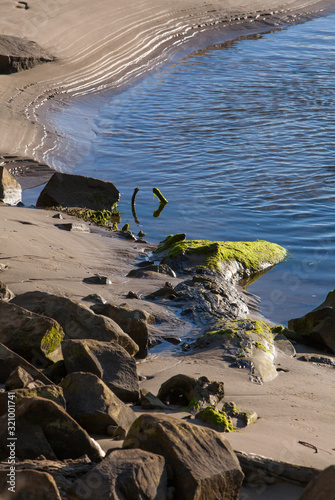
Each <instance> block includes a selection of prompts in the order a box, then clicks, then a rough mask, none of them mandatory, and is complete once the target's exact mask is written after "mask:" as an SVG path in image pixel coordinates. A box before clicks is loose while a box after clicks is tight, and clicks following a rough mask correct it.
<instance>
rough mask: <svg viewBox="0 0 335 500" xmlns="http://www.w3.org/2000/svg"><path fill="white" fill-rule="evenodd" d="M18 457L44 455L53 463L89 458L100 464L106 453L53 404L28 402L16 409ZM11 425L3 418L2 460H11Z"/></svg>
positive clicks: (0, 430)
mask: <svg viewBox="0 0 335 500" xmlns="http://www.w3.org/2000/svg"><path fill="white" fill-rule="evenodd" d="M15 420H16V434H15V436H16V437H17V440H16V441H15V445H16V446H15V448H16V449H15V453H16V457H17V458H19V459H21V460H25V459H35V458H37V457H38V456H40V455H43V456H44V457H45V458H47V459H50V460H55V459H58V460H63V459H66V458H79V457H81V456H82V455H85V454H87V455H88V456H89V458H90V459H91V460H93V461H96V462H98V461H99V460H100V459H101V458H102V456H103V452H102V450H101V448H100V446H99V445H97V443H95V442H94V441H93V440H92V439H91V438H90V437H89V435H88V434H87V432H86V431H84V429H82V428H81V427H80V426H79V424H78V423H77V422H76V421H75V420H74V419H73V418H72V417H70V415H68V414H67V413H66V411H65V410H64V409H63V408H61V407H60V406H59V405H57V404H56V403H54V402H53V401H50V400H47V399H42V398H38V397H36V398H24V399H22V400H21V401H20V402H19V403H18V404H17V405H16V417H15ZM7 437H8V424H7V418H6V417H5V416H3V417H1V418H0V459H1V460H7V458H8V449H9V448H8V447H7V444H8V443H10V442H9V441H8V440H7Z"/></svg>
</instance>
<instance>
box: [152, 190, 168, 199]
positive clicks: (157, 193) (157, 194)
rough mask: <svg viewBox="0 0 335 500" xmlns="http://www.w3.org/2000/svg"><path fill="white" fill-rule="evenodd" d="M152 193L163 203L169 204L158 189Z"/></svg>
mask: <svg viewBox="0 0 335 500" xmlns="http://www.w3.org/2000/svg"><path fill="white" fill-rule="evenodd" d="M152 192H153V193H154V195H155V196H157V198H158V199H159V201H160V202H161V203H167V202H168V201H167V199H166V198H165V197H164V196H163V195H162V193H161V192H160V190H159V189H158V188H153V190H152Z"/></svg>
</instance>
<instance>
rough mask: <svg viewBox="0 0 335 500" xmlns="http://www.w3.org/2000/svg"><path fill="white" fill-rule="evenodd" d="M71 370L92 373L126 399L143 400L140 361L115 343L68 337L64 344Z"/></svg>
mask: <svg viewBox="0 0 335 500" xmlns="http://www.w3.org/2000/svg"><path fill="white" fill-rule="evenodd" d="M62 349H63V356H64V362H65V366H66V368H67V371H68V372H69V373H70V372H78V371H85V372H91V373H93V374H94V375H96V376H97V377H99V378H101V379H102V380H103V381H104V382H105V384H106V385H107V386H108V387H109V388H110V389H111V390H112V391H113V392H114V393H115V394H116V395H117V396H118V397H119V398H120V399H121V400H122V401H124V402H127V403H136V402H137V401H138V400H139V385H138V377H137V371H136V362H135V360H134V358H132V357H131V356H130V355H129V354H128V353H127V351H126V350H125V349H123V348H122V347H121V346H119V345H117V344H115V343H114V342H97V341H94V340H81V341H79V340H77V341H76V340H68V341H65V342H64V343H63V344H62Z"/></svg>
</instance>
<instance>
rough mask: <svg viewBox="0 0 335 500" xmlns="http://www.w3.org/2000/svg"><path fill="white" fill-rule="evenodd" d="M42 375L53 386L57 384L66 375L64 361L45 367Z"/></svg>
mask: <svg viewBox="0 0 335 500" xmlns="http://www.w3.org/2000/svg"><path fill="white" fill-rule="evenodd" d="M43 374H44V375H45V376H46V377H48V379H50V380H51V381H52V382H53V383H54V384H59V382H60V381H61V380H62V379H63V378H64V377H66V375H67V370H66V367H65V363H64V360H63V359H61V360H60V361H57V363H54V364H53V365H50V366H47V368H45V369H44V370H43Z"/></svg>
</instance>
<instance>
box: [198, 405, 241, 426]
mask: <svg viewBox="0 0 335 500" xmlns="http://www.w3.org/2000/svg"><path fill="white" fill-rule="evenodd" d="M195 418H198V419H199V420H202V421H203V422H205V423H206V424H209V425H210V426H211V427H212V428H213V429H215V430H217V431H221V432H234V426H233V423H232V421H231V419H230V417H229V416H228V415H227V414H226V413H225V412H224V411H221V410H217V409H215V408H214V406H207V407H206V408H203V409H202V410H201V411H199V413H197V414H196V416H195Z"/></svg>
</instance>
